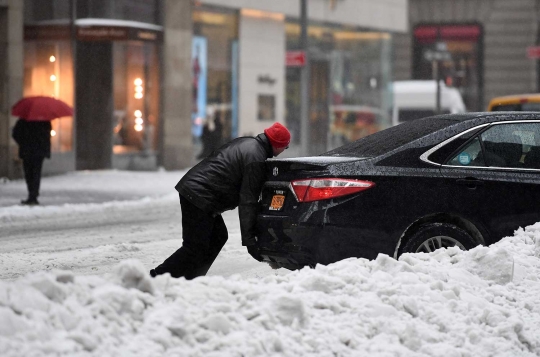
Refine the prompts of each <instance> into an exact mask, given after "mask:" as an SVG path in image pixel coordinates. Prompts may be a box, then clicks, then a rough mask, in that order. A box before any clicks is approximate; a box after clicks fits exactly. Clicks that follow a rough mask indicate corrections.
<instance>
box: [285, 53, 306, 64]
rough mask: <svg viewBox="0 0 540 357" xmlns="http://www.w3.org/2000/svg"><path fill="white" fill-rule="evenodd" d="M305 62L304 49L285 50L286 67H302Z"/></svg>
mask: <svg viewBox="0 0 540 357" xmlns="http://www.w3.org/2000/svg"><path fill="white" fill-rule="evenodd" d="M305 64H306V52H305V51H287V53H286V56H285V65H286V66H287V67H302V66H304V65H305Z"/></svg>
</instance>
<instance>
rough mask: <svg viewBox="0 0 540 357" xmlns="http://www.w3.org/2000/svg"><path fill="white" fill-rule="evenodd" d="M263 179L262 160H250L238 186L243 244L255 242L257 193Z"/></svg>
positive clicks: (257, 206)
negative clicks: (239, 186) (240, 184)
mask: <svg viewBox="0 0 540 357" xmlns="http://www.w3.org/2000/svg"><path fill="white" fill-rule="evenodd" d="M265 179H266V166H265V163H264V161H263V162H252V163H251V164H249V165H247V167H246V171H245V172H244V177H243V180H242V186H241V188H240V204H239V206H238V216H239V219H240V232H241V234H242V245H244V246H250V245H253V244H255V242H256V240H255V239H256V236H257V214H258V213H259V210H258V208H259V195H260V193H261V190H262V186H263V184H264V181H265Z"/></svg>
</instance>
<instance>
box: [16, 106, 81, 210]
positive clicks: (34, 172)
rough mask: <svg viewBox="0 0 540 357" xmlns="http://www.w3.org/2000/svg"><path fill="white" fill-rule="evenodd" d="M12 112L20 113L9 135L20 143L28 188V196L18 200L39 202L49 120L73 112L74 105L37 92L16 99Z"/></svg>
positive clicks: (47, 151) (48, 144)
mask: <svg viewBox="0 0 540 357" xmlns="http://www.w3.org/2000/svg"><path fill="white" fill-rule="evenodd" d="M11 114H12V115H14V116H18V117H19V120H17V123H16V124H15V126H14V127H13V131H12V137H13V139H14V140H15V142H16V143H17V144H18V145H19V158H20V159H21V160H22V162H23V168H24V179H25V181H26V187H27V189H28V197H27V199H25V200H22V201H21V203H22V204H23V205H30V206H33V205H38V204H39V202H38V200H37V198H38V196H39V186H40V183H41V171H42V167H43V161H44V160H45V158H50V157H51V130H52V126H51V120H53V119H56V118H59V117H63V116H72V115H73V109H72V108H71V107H70V106H69V105H67V104H66V103H64V102H62V101H61V100H58V99H55V98H52V97H44V96H36V97H26V98H23V99H21V100H20V101H18V102H17V103H16V104H15V105H14V106H13V107H12V109H11Z"/></svg>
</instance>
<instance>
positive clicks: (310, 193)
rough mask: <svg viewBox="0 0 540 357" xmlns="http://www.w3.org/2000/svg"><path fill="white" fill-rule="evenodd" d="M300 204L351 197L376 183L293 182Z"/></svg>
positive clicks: (326, 180) (307, 180) (354, 181)
mask: <svg viewBox="0 0 540 357" xmlns="http://www.w3.org/2000/svg"><path fill="white" fill-rule="evenodd" d="M291 186H292V190H293V191H294V193H295V194H296V199H297V200H298V202H311V201H319V200H327V199H330V198H335V197H341V196H346V195H351V194H353V193H357V192H360V191H364V190H367V189H368V188H371V187H373V186H375V183H374V182H371V181H362V180H349V179H339V178H324V179H305V180H295V181H292V182H291Z"/></svg>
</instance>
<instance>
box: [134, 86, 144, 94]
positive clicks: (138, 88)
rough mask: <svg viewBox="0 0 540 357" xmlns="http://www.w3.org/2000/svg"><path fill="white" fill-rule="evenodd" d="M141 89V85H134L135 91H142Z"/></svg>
mask: <svg viewBox="0 0 540 357" xmlns="http://www.w3.org/2000/svg"><path fill="white" fill-rule="evenodd" d="M142 91H143V87H142V86H136V87H135V92H137V93H142Z"/></svg>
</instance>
